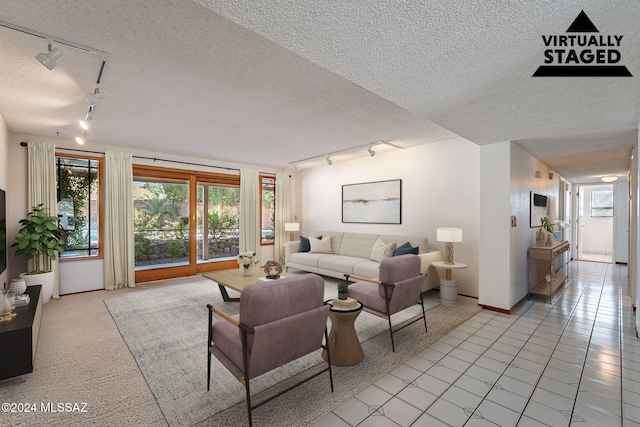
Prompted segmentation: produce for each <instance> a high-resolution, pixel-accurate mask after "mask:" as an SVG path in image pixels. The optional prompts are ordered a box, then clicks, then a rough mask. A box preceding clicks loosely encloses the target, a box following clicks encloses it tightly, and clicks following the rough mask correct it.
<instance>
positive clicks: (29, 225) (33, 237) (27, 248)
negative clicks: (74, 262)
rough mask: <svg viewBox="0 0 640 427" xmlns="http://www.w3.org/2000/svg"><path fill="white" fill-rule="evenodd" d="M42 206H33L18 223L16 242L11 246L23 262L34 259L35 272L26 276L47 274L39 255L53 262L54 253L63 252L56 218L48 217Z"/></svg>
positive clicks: (62, 241) (60, 233)
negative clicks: (21, 257)
mask: <svg viewBox="0 0 640 427" xmlns="http://www.w3.org/2000/svg"><path fill="white" fill-rule="evenodd" d="M42 206H43V205H42V203H41V204H39V205H37V206H34V207H33V208H31V212H29V213H28V214H27V217H26V218H24V219H21V220H20V221H19V222H20V225H22V228H21V229H20V231H18V234H16V237H15V239H16V242H15V243H14V244H12V245H11V247H14V246H17V247H18V249H16V256H20V255H24V258H25V261H29V260H30V259H32V258H35V264H34V266H35V270H34V271H29V272H27V274H42V273H47V271H46V270H43V268H44V266H42V265H41V257H40V256H39V255H45V256H47V257H49V258H51V260H55V259H56V253H58V252H64V240H63V239H62V232H63V230H62V227H61V226H60V223H59V222H58V217H57V216H52V215H49V214H48V213H47V212H46V210H45V209H44V208H43V207H42Z"/></svg>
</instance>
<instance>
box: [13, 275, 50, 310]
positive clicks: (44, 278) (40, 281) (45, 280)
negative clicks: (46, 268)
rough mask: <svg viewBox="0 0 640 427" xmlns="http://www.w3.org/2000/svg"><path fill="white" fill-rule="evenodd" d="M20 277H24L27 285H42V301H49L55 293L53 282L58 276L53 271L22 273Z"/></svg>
mask: <svg viewBox="0 0 640 427" xmlns="http://www.w3.org/2000/svg"><path fill="white" fill-rule="evenodd" d="M19 277H20V278H21V279H24V281H25V282H26V284H27V286H35V285H42V303H43V304H46V303H48V302H49V300H50V299H51V296H52V295H53V282H54V280H55V277H56V276H55V273H54V272H53V271H50V272H48V273H41V274H27V273H22V274H21V275H20V276H19Z"/></svg>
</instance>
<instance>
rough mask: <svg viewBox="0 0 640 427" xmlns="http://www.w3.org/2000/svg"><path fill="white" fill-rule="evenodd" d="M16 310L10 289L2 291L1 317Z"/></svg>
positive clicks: (0, 300)
mask: <svg viewBox="0 0 640 427" xmlns="http://www.w3.org/2000/svg"><path fill="white" fill-rule="evenodd" d="M14 308H15V307H14V306H13V297H12V296H11V295H10V293H9V289H0V316H4V315H6V314H9V313H11V312H12V311H13V309H14Z"/></svg>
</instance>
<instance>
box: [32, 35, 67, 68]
mask: <svg viewBox="0 0 640 427" xmlns="http://www.w3.org/2000/svg"><path fill="white" fill-rule="evenodd" d="M61 56H62V52H61V51H60V49H58V48H57V47H54V48H53V49H52V48H51V42H49V51H48V52H47V53H39V54H37V55H36V59H37V60H38V61H40V63H41V64H42V65H44V66H45V67H47V68H48V69H49V70H53V69H54V68H56V65H58V63H57V60H58V59H60V57H61Z"/></svg>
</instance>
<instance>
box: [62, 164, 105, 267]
mask: <svg viewBox="0 0 640 427" xmlns="http://www.w3.org/2000/svg"><path fill="white" fill-rule="evenodd" d="M101 172H102V159H101V158H96V157H84V156H83V157H81V156H74V155H64V156H63V155H57V156H56V184H57V191H58V216H59V218H60V223H61V225H62V228H63V229H64V233H63V238H64V241H65V243H64V252H63V253H61V254H60V258H61V259H63V260H65V259H74V258H86V257H98V256H100V255H101V247H102V242H101V234H100V222H101V221H100V219H101V206H100V202H101V200H100V199H101V195H102V191H101V183H100V176H101Z"/></svg>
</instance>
